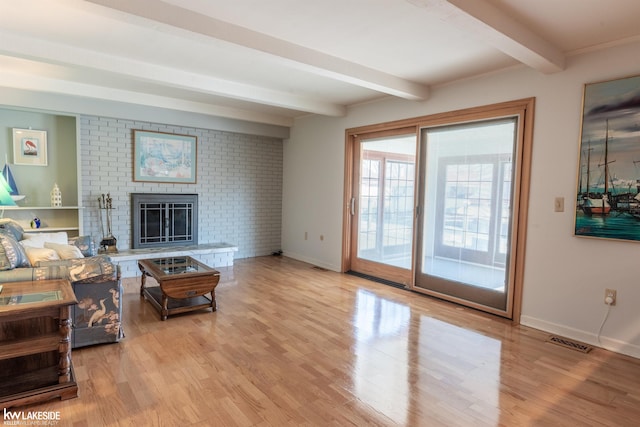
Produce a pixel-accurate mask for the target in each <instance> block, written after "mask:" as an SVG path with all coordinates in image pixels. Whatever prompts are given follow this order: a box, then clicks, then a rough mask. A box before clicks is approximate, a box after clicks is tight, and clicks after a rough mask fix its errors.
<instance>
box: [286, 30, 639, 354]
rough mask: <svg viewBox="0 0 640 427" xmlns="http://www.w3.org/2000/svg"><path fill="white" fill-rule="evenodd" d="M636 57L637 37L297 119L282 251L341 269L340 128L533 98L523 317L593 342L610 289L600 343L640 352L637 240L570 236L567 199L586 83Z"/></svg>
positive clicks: (630, 64) (611, 75) (572, 188)
mask: <svg viewBox="0 0 640 427" xmlns="http://www.w3.org/2000/svg"><path fill="white" fill-rule="evenodd" d="M638 58H640V42H635V43H632V44H628V45H625V46H618V47H613V48H609V49H607V50H600V51H597V52H592V53H587V54H583V55H580V56H572V57H569V58H568V61H567V62H568V64H567V69H566V70H565V71H564V72H561V73H557V74H551V75H544V74H540V73H538V72H536V71H533V70H530V69H528V68H524V67H518V68H514V69H510V70H506V71H504V72H501V73H496V74H492V75H487V76H484V77H482V78H479V79H474V80H468V81H461V82H458V83H456V84H451V85H447V86H442V87H436V88H434V89H433V91H432V96H431V98H430V99H429V100H427V101H426V102H422V103H416V102H410V101H403V100H398V99H384V100H381V101H379V102H375V103H369V104H366V105H360V106H357V107H353V108H350V109H349V111H348V114H347V116H346V117H342V118H327V117H316V116H309V117H305V118H301V119H298V120H296V122H295V125H294V127H293V129H292V131H291V136H290V139H289V140H288V141H286V142H285V145H284V172H283V175H284V183H283V237H282V245H283V249H284V251H285V254H286V255H288V256H291V257H294V258H298V259H301V260H304V261H308V262H312V263H314V264H316V265H320V266H324V267H327V268H330V269H333V270H336V271H339V269H340V260H341V248H342V247H341V243H342V241H341V239H342V238H341V232H342V209H343V176H344V171H343V170H344V152H345V147H344V132H345V129H347V128H351V127H356V126H363V125H368V124H374V123H380V122H387V121H392V120H396V119H404V118H409V117H416V116H423V115H428V114H433V113H439V112H445V111H451V110H456V109H461V108H468V107H474V106H479V105H488V104H493V103H497V102H503V101H509V100H514V99H520V98H526V97H536V111H535V126H534V143H533V166H532V183H531V200H530V212H529V225H528V227H529V229H528V241H527V248H526V267H525V277H524V296H523V310H522V318H521V321H522V323H523V324H525V325H529V326H532V327H535V328H539V329H542V330H546V331H549V332H552V333H557V334H560V335H563V336H567V337H570V338H574V339H578V340H581V341H584V342H587V343H591V344H595V345H598V343H597V332H598V329H599V327H600V324H601V322H602V320H603V318H604V315H605V312H606V306H605V305H604V303H603V299H604V289H605V288H614V289H617V291H618V303H617V305H616V306H615V307H612V308H611V312H610V315H609V317H608V320H607V322H606V323H605V325H604V328H603V330H602V339H601V342H602V346H604V347H605V348H609V349H612V350H615V351H618V352H622V353H626V354H630V355H633V356H635V357H640V309H639V307H640V275H639V271H640V269H639V268H638V267H637V266H636V262H637V261H636V260H637V255H638V254H639V253H640V242H638V243H636V242H619V241H610V240H603V239H588V238H579V237H575V236H574V235H573V225H574V208H573V206H572V203H574V200H575V192H576V180H577V163H578V160H577V158H578V142H579V134H580V117H581V102H582V91H583V85H584V84H585V83H592V82H597V81H602V80H609V79H616V78H621V77H628V76H631V75H635V74H640V62H638ZM639 144H640V141H639ZM557 196H562V197H564V198H565V203H566V205H565V207H566V209H565V212H562V213H556V212H554V210H553V206H554V203H553V202H554V198H555V197H557ZM638 226H640V223H639V225H638ZM305 232H307V233H308V240H304V235H305ZM320 235H323V236H324V240H320V237H319V236H320Z"/></svg>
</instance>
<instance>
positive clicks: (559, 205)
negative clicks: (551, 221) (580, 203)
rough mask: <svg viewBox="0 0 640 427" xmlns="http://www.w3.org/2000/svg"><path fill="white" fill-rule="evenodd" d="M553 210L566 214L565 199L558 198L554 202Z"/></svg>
mask: <svg viewBox="0 0 640 427" xmlns="http://www.w3.org/2000/svg"><path fill="white" fill-rule="evenodd" d="M553 210H554V211H556V212H564V197H556V199H555V200H554V202H553Z"/></svg>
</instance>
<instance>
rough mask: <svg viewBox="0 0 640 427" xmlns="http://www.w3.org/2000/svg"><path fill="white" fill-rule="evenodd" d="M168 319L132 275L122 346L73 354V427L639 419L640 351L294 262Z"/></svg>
mask: <svg viewBox="0 0 640 427" xmlns="http://www.w3.org/2000/svg"><path fill="white" fill-rule="evenodd" d="M216 296H217V301H218V310H217V311H216V312H214V313H212V312H211V311H210V310H203V311H198V312H192V313H187V314H184V315H176V316H173V317H170V318H169V319H168V320H167V321H164V322H162V321H160V320H159V319H158V315H157V312H156V311H155V309H153V308H152V307H151V305H150V304H149V303H148V302H146V301H144V299H141V298H140V296H139V281H137V280H135V279H128V280H127V281H125V294H124V295H123V296H122V297H121V299H122V303H123V304H124V305H123V307H124V316H123V318H124V331H125V334H126V338H125V339H124V340H122V341H121V342H120V343H117V344H111V345H102V346H95V347H87V348H82V349H78V350H75V351H74V352H73V359H74V366H75V373H76V378H77V381H78V385H79V392H80V396H79V397H78V398H77V399H71V400H67V401H56V400H53V401H50V402H46V403H43V404H39V405H37V406H33V407H26V408H19V409H21V410H31V409H33V410H52V411H60V412H61V418H62V421H61V423H60V425H62V426H67V425H68V426H77V427H83V426H92V427H94V426H102V425H104V426H212V425H220V426H242V427H247V426H251V427H254V426H255V427H258V426H260V427H262V426H276V425H277V426H326V425H335V426H351V425H352V426H363V425H373V426H429V427H431V426H447V427H450V426H463V427H466V426H515V425H517V426H521V425H522V426H526V425H536V426H565V425H566V426H571V427H575V426H576V425H581V426H582V425H584V426H616V427H618V426H637V425H639V424H640V423H639V421H640V387H639V384H640V360H638V359H634V358H631V357H627V356H623V355H619V354H615V353H611V352H608V351H605V350H602V349H599V348H596V349H594V350H592V351H591V352H590V353H588V354H585V353H579V352H577V351H573V350H570V349H566V348H563V347H560V346H557V345H554V344H550V343H547V342H546V339H547V336H548V334H545V333H543V332H541V331H536V330H534V329H530V328H526V327H523V326H515V327H514V326H512V325H511V324H510V322H508V321H506V320H504V319H501V318H497V317H493V316H490V315H488V314H485V313H480V312H477V311H474V310H472V309H468V308H462V307H459V306H456V305H453V304H450V303H447V302H443V301H439V300H436V299H432V298H429V297H426V296H424V295H421V294H416V293H412V292H409V291H405V290H401V289H397V288H393V287H389V286H385V285H381V284H378V283H374V282H370V281H367V280H365V279H362V278H358V277H354V276H348V275H343V274H338V273H334V272H330V271H320V270H317V269H313V268H311V266H310V265H309V264H305V263H302V262H299V261H295V260H291V259H287V258H284V257H263V258H254V259H243V260H238V261H236V265H235V266H234V267H233V268H229V269H222V278H221V280H220V284H219V285H218V287H217V290H216Z"/></svg>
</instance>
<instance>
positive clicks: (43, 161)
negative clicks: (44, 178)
mask: <svg viewBox="0 0 640 427" xmlns="http://www.w3.org/2000/svg"><path fill="white" fill-rule="evenodd" d="M13 163H14V164H16V165H30V166H47V164H48V163H47V131H44V130H32V129H20V128H13Z"/></svg>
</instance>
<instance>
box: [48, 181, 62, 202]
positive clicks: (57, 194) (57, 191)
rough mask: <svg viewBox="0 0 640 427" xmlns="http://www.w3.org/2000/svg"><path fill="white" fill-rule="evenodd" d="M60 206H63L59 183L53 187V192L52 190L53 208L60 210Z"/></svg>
mask: <svg viewBox="0 0 640 427" xmlns="http://www.w3.org/2000/svg"><path fill="white" fill-rule="evenodd" d="M60 206H62V193H61V192H60V187H58V183H56V184H54V185H53V190H51V207H54V208H58V207H60Z"/></svg>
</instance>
